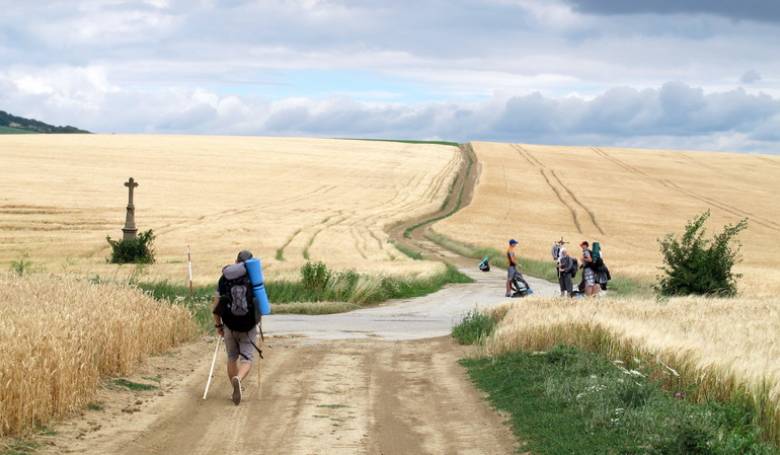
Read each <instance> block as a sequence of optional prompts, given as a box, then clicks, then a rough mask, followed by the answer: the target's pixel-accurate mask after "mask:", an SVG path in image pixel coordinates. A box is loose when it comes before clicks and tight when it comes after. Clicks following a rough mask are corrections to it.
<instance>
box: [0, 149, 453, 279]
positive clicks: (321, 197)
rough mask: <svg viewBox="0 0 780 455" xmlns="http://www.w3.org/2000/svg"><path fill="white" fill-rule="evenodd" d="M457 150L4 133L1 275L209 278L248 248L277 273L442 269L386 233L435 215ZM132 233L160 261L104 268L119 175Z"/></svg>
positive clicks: (120, 198)
mask: <svg viewBox="0 0 780 455" xmlns="http://www.w3.org/2000/svg"><path fill="white" fill-rule="evenodd" d="M461 159H462V158H461V156H460V154H459V152H458V151H457V149H456V148H454V147H447V146H441V145H428V144H403V143H396V142H373V141H350V140H320V139H274V138H242V137H205V136H203V137H194V136H189V137H186V136H180V137H177V136H129V135H125V136H120V135H116V136H114V135H72V136H71V135H68V136H62V135H58V136H46V135H24V136H22V135H8V136H3V137H2V138H0V160H2V169H3V173H2V175H3V178H2V179H0V267H2V268H6V269H7V268H8V266H9V264H11V263H12V261H18V260H20V259H21V258H25V257H26V260H28V261H30V262H31V263H32V267H33V269H38V270H40V269H43V270H45V271H48V272H57V273H61V272H69V273H76V274H80V275H90V276H94V275H96V274H97V275H100V276H101V277H103V278H109V279H110V278H112V277H115V276H117V275H118V277H119V278H126V277H127V276H129V275H131V274H133V273H135V274H136V275H138V274H139V273H140V274H141V275H143V276H142V277H138V278H143V279H149V280H159V279H169V280H173V281H179V282H183V281H184V278H185V274H186V262H185V261H186V249H187V245H190V246H191V249H192V257H193V263H194V276H195V281H196V283H211V282H212V281H213V280H214V279H215V277H216V276H218V274H219V270H220V268H221V266H222V265H224V264H226V263H229V262H231V261H232V260H233V259H234V257H235V254H236V252H237V251H238V250H239V249H242V248H250V249H252V250H253V252H254V253H255V255H256V256H259V257H261V258H262V259H263V261H264V264H265V267H266V269H267V270H269V272H270V273H272V276H273V277H274V278H280V277H281V278H284V277H289V276H291V275H293V274H295V273H296V271H297V269H298V268H299V267H300V266H301V264H303V263H304V262H305V261H307V260H311V261H319V260H322V261H324V262H326V263H327V264H328V266H330V267H332V268H334V269H356V270H359V271H361V272H363V273H367V274H389V275H396V276H401V275H416V276H427V275H431V274H433V273H436V272H439V271H441V270H443V266H441V264H438V263H434V262H429V261H413V260H411V259H409V258H408V257H406V256H404V254H402V253H401V252H400V251H398V250H397V249H395V248H394V247H393V246H392V244H390V243H388V236H387V234H386V233H385V230H384V229H385V227H387V226H388V225H390V224H392V223H395V222H398V221H400V220H403V219H407V218H413V217H415V216H419V215H421V214H424V213H428V212H432V211H435V210H436V209H438V208H439V207H440V206H441V204H442V202H443V201H444V200H445V198H446V196H447V193H448V191H449V188H450V185H451V182H452V180H453V178H454V177H455V175H456V172H457V169H458V167H459V165H460V162H461ZM130 176H132V177H134V178H135V180H136V181H138V182H139V184H140V186H139V187H138V188H137V189H136V192H135V206H136V224H137V226H138V228H139V230H146V229H153V230H154V232H155V234H156V235H157V240H156V242H155V245H156V250H157V263H156V264H154V265H152V266H148V267H142V268H139V267H129V266H125V267H116V266H112V265H109V264H106V258H107V257H108V255H109V246H108V244H107V243H106V241H105V237H106V235H111V236H112V237H113V238H118V237H121V234H122V232H121V230H120V229H121V227H122V226H123V224H124V218H125V206H126V204H127V188H126V187H124V186H123V182H125V181H126V180H127V179H128V177H130Z"/></svg>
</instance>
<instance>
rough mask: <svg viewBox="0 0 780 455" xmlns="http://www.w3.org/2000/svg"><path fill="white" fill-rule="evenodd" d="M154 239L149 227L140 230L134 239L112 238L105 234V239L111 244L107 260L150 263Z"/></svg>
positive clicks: (112, 261)
mask: <svg viewBox="0 0 780 455" xmlns="http://www.w3.org/2000/svg"><path fill="white" fill-rule="evenodd" d="M154 239H155V235H154V232H152V230H151V229H149V230H148V231H146V232H141V233H140V234H138V237H136V238H134V239H127V240H125V239H122V240H112V239H111V236H106V241H107V242H108V244H109V245H111V257H110V258H109V261H110V262H111V263H112V264H127V263H141V264H152V263H154V246H153V243H154Z"/></svg>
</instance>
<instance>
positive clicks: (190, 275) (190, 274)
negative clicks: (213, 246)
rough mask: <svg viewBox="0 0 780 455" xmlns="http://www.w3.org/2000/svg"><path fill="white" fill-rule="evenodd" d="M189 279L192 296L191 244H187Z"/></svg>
mask: <svg viewBox="0 0 780 455" xmlns="http://www.w3.org/2000/svg"><path fill="white" fill-rule="evenodd" d="M187 281H188V283H189V287H190V297H192V254H191V252H190V246H189V245H187Z"/></svg>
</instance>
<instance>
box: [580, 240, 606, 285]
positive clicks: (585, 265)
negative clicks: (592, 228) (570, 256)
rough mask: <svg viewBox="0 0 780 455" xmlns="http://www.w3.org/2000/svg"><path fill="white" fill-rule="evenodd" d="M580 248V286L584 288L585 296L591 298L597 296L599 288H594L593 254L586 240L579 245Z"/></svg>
mask: <svg viewBox="0 0 780 455" xmlns="http://www.w3.org/2000/svg"><path fill="white" fill-rule="evenodd" d="M580 248H582V265H581V267H582V283H581V284H582V285H584V286H581V287H584V290H585V295H587V296H588V297H593V296H595V295H596V294H598V292H599V290H600V289H601V287H599V286H596V272H595V271H594V270H593V268H594V265H595V264H594V263H593V252H592V251H591V250H590V244H589V243H588V241H587V240H583V241H582V243H580Z"/></svg>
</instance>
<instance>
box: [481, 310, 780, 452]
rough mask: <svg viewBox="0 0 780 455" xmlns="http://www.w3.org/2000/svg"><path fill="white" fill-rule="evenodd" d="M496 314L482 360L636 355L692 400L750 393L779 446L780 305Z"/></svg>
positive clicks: (516, 311) (509, 312)
mask: <svg viewBox="0 0 780 455" xmlns="http://www.w3.org/2000/svg"><path fill="white" fill-rule="evenodd" d="M501 311H502V312H506V315H505V316H504V318H503V319H502V320H501V322H500V323H499V325H498V327H497V328H496V331H495V332H494V333H493V335H492V336H490V337H489V338H488V339H487V340H486V344H485V350H486V352H487V353H488V354H491V355H497V354H500V353H503V352H508V351H512V350H517V349H524V350H545V349H548V348H550V347H552V346H554V345H556V344H558V343H563V344H570V345H575V346H578V347H581V348H585V349H588V350H592V351H597V352H601V353H603V354H606V355H608V356H610V358H612V359H621V360H630V359H631V358H633V356H636V355H639V356H640V357H643V358H642V361H645V362H648V363H651V364H655V365H659V364H660V365H661V366H662V368H660V371H662V372H663V373H664V374H666V376H667V377H662V378H661V379H662V380H665V381H666V382H672V383H673V382H674V381H683V382H684V383H688V384H695V385H697V386H698V387H697V389H696V394H697V396H696V397H694V398H697V399H701V400H706V399H711V398H716V399H727V398H729V397H731V396H734V394H736V393H737V392H740V391H744V390H746V391H748V393H750V394H752V395H753V396H754V399H755V401H756V403H758V404H759V406H758V407H759V408H760V412H759V414H760V415H759V419H760V420H761V423H762V425H763V426H764V427H765V428H766V430H767V434H768V435H769V437H770V438H772V439H774V440H776V441H777V442H780V362H778V361H777V359H778V358H780V343H778V339H779V338H780V299H777V298H775V299H707V298H693V297H688V298H674V299H670V300H668V301H656V300H652V299H637V298H635V299H611V298H601V299H589V300H563V299H560V300H553V299H546V300H545V299H532V300H528V301H525V302H522V303H519V304H514V305H512V306H508V307H504V308H502V309H501ZM667 367H668V368H669V369H667Z"/></svg>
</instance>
